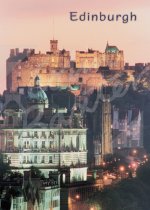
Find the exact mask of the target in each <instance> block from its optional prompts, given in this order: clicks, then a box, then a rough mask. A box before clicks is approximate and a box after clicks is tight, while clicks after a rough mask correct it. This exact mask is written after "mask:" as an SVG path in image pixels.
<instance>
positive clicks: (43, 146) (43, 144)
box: [42, 141, 45, 149]
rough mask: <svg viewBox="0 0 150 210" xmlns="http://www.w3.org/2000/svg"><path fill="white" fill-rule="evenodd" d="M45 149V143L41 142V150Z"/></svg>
mask: <svg viewBox="0 0 150 210" xmlns="http://www.w3.org/2000/svg"><path fill="white" fill-rule="evenodd" d="M43 148H45V141H42V149H43Z"/></svg>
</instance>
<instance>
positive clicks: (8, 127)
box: [0, 76, 87, 182]
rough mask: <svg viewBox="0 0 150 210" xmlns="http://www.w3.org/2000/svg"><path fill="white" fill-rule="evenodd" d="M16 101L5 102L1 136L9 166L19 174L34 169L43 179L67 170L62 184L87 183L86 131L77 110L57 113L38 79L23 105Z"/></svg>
mask: <svg viewBox="0 0 150 210" xmlns="http://www.w3.org/2000/svg"><path fill="white" fill-rule="evenodd" d="M21 97H22V98H23V95H22V96H21ZM18 98H19V97H18ZM15 100H16V101H14V100H12V101H9V103H6V106H5V108H4V110H3V116H4V123H3V126H2V127H1V134H0V142H1V144H0V149H1V152H2V153H3V154H4V155H5V160H7V161H9V162H10V166H11V167H16V168H17V169H18V170H19V171H21V172H23V171H24V170H28V169H29V168H30V167H31V166H36V167H38V168H39V169H41V170H42V171H43V173H44V174H45V176H46V177H48V175H49V173H50V171H60V170H61V171H63V170H64V169H66V168H67V170H65V171H64V172H63V174H62V176H63V178H62V179H63V182H66V181H67V182H74V181H86V179H87V146H86V128H85V127H84V126H83V122H82V115H81V113H80V112H79V110H76V111H73V110H72V112H71V113H70V110H69V111H68V110H67V109H64V111H62V110H61V111H60V112H59V110H57V112H56V110H55V109H53V107H52V105H51V104H49V102H48V98H47V95H46V93H45V92H44V91H43V90H42V88H41V87H40V80H39V77H38V76H37V77H36V78H35V81H34V87H33V88H32V90H31V92H29V93H28V95H27V97H26V102H25V103H24V104H22V101H20V103H19V99H18V100H17V97H15ZM23 100H25V99H23Z"/></svg>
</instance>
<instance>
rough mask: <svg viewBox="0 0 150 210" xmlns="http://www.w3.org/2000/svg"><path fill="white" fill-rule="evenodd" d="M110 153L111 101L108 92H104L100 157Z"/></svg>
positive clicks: (111, 151)
mask: <svg viewBox="0 0 150 210" xmlns="http://www.w3.org/2000/svg"><path fill="white" fill-rule="evenodd" d="M112 153H113V149H112V129H111V103H110V101H109V94H105V97H104V100H103V104H102V159H104V158H105V156H106V155H109V154H112Z"/></svg>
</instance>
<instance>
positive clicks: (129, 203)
mask: <svg viewBox="0 0 150 210" xmlns="http://www.w3.org/2000/svg"><path fill="white" fill-rule="evenodd" d="M149 177H150V162H148V163H146V164H145V165H144V166H141V167H140V168H139V169H138V171H137V177H136V178H129V179H125V180H122V181H121V182H119V183H118V184H116V185H114V186H111V187H107V188H105V189H103V190H102V191H99V192H96V193H95V194H94V195H93V197H92V198H91V199H90V201H89V202H90V203H92V204H98V205H99V206H100V209H102V210H149V209H150V179H149Z"/></svg>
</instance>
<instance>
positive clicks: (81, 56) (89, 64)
mask: <svg viewBox="0 0 150 210" xmlns="http://www.w3.org/2000/svg"><path fill="white" fill-rule="evenodd" d="M104 66H108V67H109V69H110V70H123V69H124V53H123V51H121V50H119V49H118V48H117V47H116V46H111V45H109V44H108V43H107V46H106V49H105V52H104V53H101V52H99V51H95V50H92V49H88V51H87V52H84V51H76V68H99V67H104Z"/></svg>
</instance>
